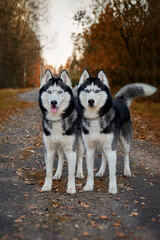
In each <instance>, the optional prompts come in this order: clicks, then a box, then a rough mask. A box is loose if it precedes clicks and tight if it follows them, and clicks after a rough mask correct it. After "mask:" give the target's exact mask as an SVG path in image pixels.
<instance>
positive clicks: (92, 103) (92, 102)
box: [88, 99, 94, 107]
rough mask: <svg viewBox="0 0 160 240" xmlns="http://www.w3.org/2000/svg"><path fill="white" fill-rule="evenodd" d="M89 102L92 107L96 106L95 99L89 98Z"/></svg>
mask: <svg viewBox="0 0 160 240" xmlns="http://www.w3.org/2000/svg"><path fill="white" fill-rule="evenodd" d="M88 104H89V106H90V107H94V100H93V99H89V100H88Z"/></svg>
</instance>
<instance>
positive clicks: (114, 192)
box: [109, 186, 118, 194]
mask: <svg viewBox="0 0 160 240" xmlns="http://www.w3.org/2000/svg"><path fill="white" fill-rule="evenodd" d="M117 192H118V191H117V187H116V186H111V187H109V193H111V194H116V193H117Z"/></svg>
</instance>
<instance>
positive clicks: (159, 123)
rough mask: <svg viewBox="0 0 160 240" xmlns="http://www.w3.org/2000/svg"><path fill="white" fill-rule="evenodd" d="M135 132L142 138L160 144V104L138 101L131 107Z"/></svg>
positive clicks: (144, 100)
mask: <svg viewBox="0 0 160 240" xmlns="http://www.w3.org/2000/svg"><path fill="white" fill-rule="evenodd" d="M131 114H132V115H133V118H132V119H133V127H134V130H135V131H136V132H137V133H139V135H140V138H141V137H142V136H143V137H142V138H143V139H145V140H146V139H149V140H151V141H154V142H157V143H160V102H155V101H153V100H152V99H151V100H146V99H140V100H136V101H134V102H133V103H132V105H131Z"/></svg>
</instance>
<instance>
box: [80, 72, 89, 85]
mask: <svg viewBox="0 0 160 240" xmlns="http://www.w3.org/2000/svg"><path fill="white" fill-rule="evenodd" d="M89 77H90V76H89V73H88V72H87V70H86V69H85V70H84V71H83V73H82V76H81V77H80V80H79V84H78V87H79V86H81V85H82V84H83V83H84V82H85V81H86V80H87V78H89Z"/></svg>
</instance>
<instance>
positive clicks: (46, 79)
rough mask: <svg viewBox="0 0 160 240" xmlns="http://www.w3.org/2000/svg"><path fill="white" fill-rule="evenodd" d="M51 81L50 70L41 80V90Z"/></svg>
mask: <svg viewBox="0 0 160 240" xmlns="http://www.w3.org/2000/svg"><path fill="white" fill-rule="evenodd" d="M50 79H52V73H51V72H50V70H49V69H47V70H46V72H45V74H44V76H43V78H42V80H41V86H40V88H42V87H43V86H44V85H45V84H46V83H47V82H48V81H49V80H50Z"/></svg>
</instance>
